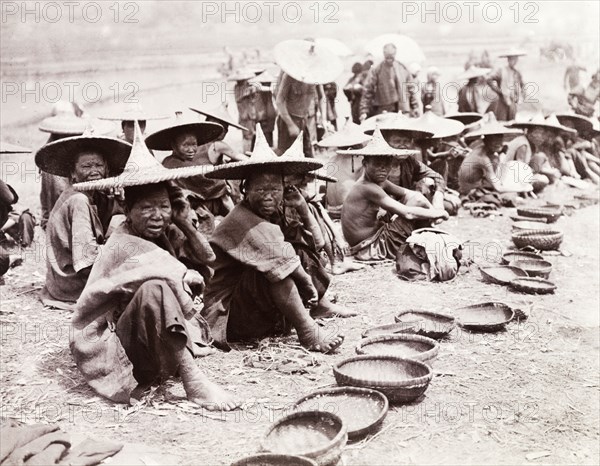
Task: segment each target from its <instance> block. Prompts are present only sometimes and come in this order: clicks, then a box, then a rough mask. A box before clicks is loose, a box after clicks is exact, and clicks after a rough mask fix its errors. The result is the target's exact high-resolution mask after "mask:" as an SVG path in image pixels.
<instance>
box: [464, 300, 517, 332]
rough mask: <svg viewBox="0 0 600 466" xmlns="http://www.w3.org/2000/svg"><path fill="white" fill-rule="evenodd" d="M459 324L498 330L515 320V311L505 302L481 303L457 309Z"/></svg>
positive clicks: (482, 329)
mask: <svg viewBox="0 0 600 466" xmlns="http://www.w3.org/2000/svg"><path fill="white" fill-rule="evenodd" d="M456 316H457V319H458V324H459V325H460V326H461V327H463V328H465V329H467V330H476V331H480V332H497V331H499V330H502V329H503V328H504V327H505V326H506V324H508V323H509V322H510V321H511V320H513V318H514V316H515V313H514V311H513V310H512V309H511V308H510V307H509V306H507V305H506V304H504V303H481V304H473V305H471V306H465V307H461V308H458V309H457V310H456Z"/></svg>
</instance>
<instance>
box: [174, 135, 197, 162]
mask: <svg viewBox="0 0 600 466" xmlns="http://www.w3.org/2000/svg"><path fill="white" fill-rule="evenodd" d="M171 147H172V149H173V154H174V155H175V157H177V158H178V159H180V160H192V159H193V158H194V156H195V155H196V152H197V151H198V140H197V139H196V136H194V135H193V134H190V133H184V134H180V135H179V136H177V137H176V138H175V141H173V144H172V145H171Z"/></svg>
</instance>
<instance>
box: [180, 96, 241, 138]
mask: <svg viewBox="0 0 600 466" xmlns="http://www.w3.org/2000/svg"><path fill="white" fill-rule="evenodd" d="M189 108H190V110H192V111H193V112H196V113H199V114H200V115H204V116H206V117H208V118H213V119H215V120H217V121H218V122H219V123H221V124H225V125H228V126H233V127H234V128H238V129H241V130H242V131H248V128H246V127H245V126H242V125H240V124H238V123H236V122H235V121H233V117H232V116H231V115H230V114H229V110H228V107H227V103H226V102H222V103H221V105H219V106H218V107H217V108H213V109H212V110H210V111H208V110H202V109H199V108H193V107H189Z"/></svg>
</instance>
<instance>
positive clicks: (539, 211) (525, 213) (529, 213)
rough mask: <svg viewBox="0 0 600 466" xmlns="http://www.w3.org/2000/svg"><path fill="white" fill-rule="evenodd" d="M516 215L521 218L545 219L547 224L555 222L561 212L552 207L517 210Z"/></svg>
mask: <svg viewBox="0 0 600 466" xmlns="http://www.w3.org/2000/svg"><path fill="white" fill-rule="evenodd" d="M517 214H518V215H520V216H522V217H530V218H531V217H533V218H545V219H546V221H547V222H548V223H554V222H556V221H557V220H558V219H559V217H560V216H561V215H562V210H560V209H556V208H552V207H538V208H525V207H523V208H519V209H517Z"/></svg>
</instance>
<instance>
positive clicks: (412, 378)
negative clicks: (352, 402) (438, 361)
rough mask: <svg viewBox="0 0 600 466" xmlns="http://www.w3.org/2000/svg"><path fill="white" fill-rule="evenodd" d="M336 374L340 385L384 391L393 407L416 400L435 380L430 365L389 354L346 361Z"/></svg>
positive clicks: (363, 356)
mask: <svg viewBox="0 0 600 466" xmlns="http://www.w3.org/2000/svg"><path fill="white" fill-rule="evenodd" d="M333 374H334V375H335V380H336V382H337V383H338V385H350V386H353V387H363V388H371V389H373V390H377V391H380V392H382V393H383V394H384V395H385V396H387V398H388V400H389V401H390V403H391V404H395V403H397V404H400V403H409V402H411V401H414V400H416V399H417V398H419V397H420V396H421V395H422V394H423V393H425V390H427V387H428V386H429V382H431V378H432V377H433V372H432V370H431V368H430V367H429V366H428V365H427V364H425V363H423V362H420V361H415V360H414V359H404V358H400V357H398V356H389V355H385V356H374V355H362V356H355V357H353V358H349V359H346V360H344V361H341V362H339V363H338V364H336V365H335V366H334V367H333Z"/></svg>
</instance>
